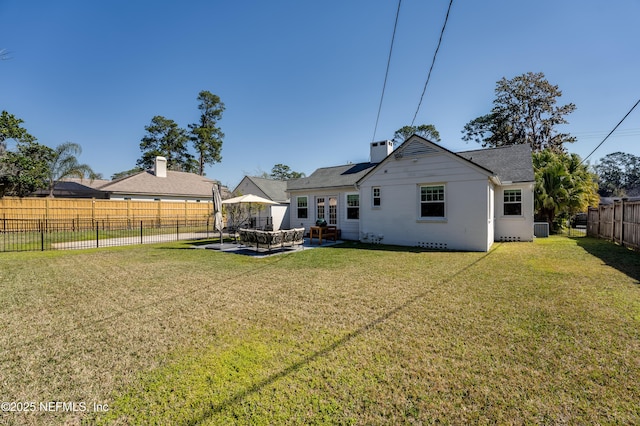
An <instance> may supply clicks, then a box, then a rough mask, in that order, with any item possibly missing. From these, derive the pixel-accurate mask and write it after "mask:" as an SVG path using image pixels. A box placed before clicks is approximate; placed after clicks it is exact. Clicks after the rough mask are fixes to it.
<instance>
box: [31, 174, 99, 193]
mask: <svg viewBox="0 0 640 426" xmlns="http://www.w3.org/2000/svg"><path fill="white" fill-rule="evenodd" d="M109 182H110V181H109V180H105V179H93V180H91V179H88V178H86V179H78V178H65V179H62V180H59V181H58V182H56V183H55V185H54V187H53V194H54V196H56V197H65V198H105V197H106V195H105V194H104V193H103V192H102V191H101V190H100V188H101V187H102V186H104V185H106V184H107V183H109ZM33 195H35V196H38V197H45V196H48V195H49V190H48V189H39V190H37V191H35V192H34V193H33Z"/></svg>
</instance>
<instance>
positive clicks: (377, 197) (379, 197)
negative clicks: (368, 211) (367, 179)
mask: <svg viewBox="0 0 640 426" xmlns="http://www.w3.org/2000/svg"><path fill="white" fill-rule="evenodd" d="M376 191H377V192H378V195H376ZM376 200H378V204H376ZM371 207H372V208H374V209H379V208H382V189H380V187H379V186H373V187H371Z"/></svg>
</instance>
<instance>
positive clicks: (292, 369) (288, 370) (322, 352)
mask: <svg viewBox="0 0 640 426" xmlns="http://www.w3.org/2000/svg"><path fill="white" fill-rule="evenodd" d="M353 244H355V246H354V247H360V248H363V247H361V246H365V245H364V244H357V243H353ZM500 245H501V244H496V245H494V247H493V248H492V249H491V250H490V251H489V252H487V253H484V255H483V256H482V257H480V258H479V259H476V260H474V261H473V262H471V263H469V264H468V265H467V266H465V267H463V268H461V269H460V270H459V271H456V272H454V273H453V274H451V276H450V277H449V278H448V279H447V280H445V281H444V282H443V284H444V283H446V282H450V281H452V280H454V279H455V278H456V277H458V276H459V275H461V274H463V273H465V272H466V271H468V270H469V269H471V268H473V267H474V266H475V265H477V264H479V263H481V262H482V261H484V260H486V259H487V257H489V256H490V255H491V254H492V253H493V252H495V251H496V249H497V248H499V247H500ZM366 246H367V247H368V246H372V247H374V248H377V249H379V250H393V249H394V248H396V246H384V245H369V244H366ZM332 247H335V248H349V243H344V244H338V245H335V246H332ZM397 248H398V250H400V249H401V247H397ZM402 249H403V251H406V249H407V247H402ZM420 251H426V250H424V249H420ZM429 293H430V290H428V291H425V292H422V293H419V294H416V295H415V296H413V297H411V298H409V299H407V300H406V301H405V302H404V303H402V304H401V305H398V306H396V307H395V308H393V309H391V310H389V311H387V312H386V313H384V314H383V315H380V316H379V317H377V318H374V319H373V320H372V321H370V322H368V323H366V324H364V325H362V326H361V327H359V328H357V329H355V330H353V331H351V332H350V333H347V334H346V335H344V336H343V337H341V338H339V339H338V340H336V341H335V342H333V343H331V344H329V345H327V346H325V347H322V348H320V349H319V350H317V351H316V352H314V353H312V354H310V355H307V356H305V357H304V358H302V359H301V360H300V361H297V362H294V363H292V364H291V365H289V366H288V367H285V368H283V369H282V370H280V371H279V372H277V373H275V374H273V375H271V376H269V377H267V378H265V379H263V380H261V381H259V382H257V383H254V384H253V385H251V386H249V387H248V388H247V389H245V390H244V391H241V392H238V393H237V394H236V395H234V396H232V397H230V398H228V399H227V400H225V401H222V402H221V403H220V404H217V405H212V406H211V407H210V408H209V409H207V410H206V411H205V412H204V413H203V414H202V416H200V417H199V418H197V419H192V420H191V423H192V424H201V423H203V422H205V421H206V420H207V419H210V418H211V417H213V416H214V415H216V414H217V413H220V412H222V411H223V410H225V409H226V408H227V407H230V406H232V405H234V404H237V403H238V402H240V401H242V400H244V399H245V398H247V397H249V396H250V395H253V394H255V393H257V392H260V391H261V390H262V389H264V388H265V387H267V386H269V385H271V384H272V383H274V382H275V381H277V380H279V379H281V378H283V377H286V376H288V375H290V374H294V373H296V372H297V371H298V370H300V369H301V368H303V367H305V366H306V365H308V364H309V363H311V362H313V361H315V360H317V359H319V358H322V357H324V356H326V355H327V354H329V353H331V352H333V351H334V350H336V349H338V348H340V347H342V346H344V345H346V344H347V343H349V342H350V341H351V340H353V339H355V338H357V337H359V336H360V335H362V334H364V333H366V332H367V331H369V330H371V329H373V328H374V327H376V326H377V325H379V324H381V323H383V322H384V321H386V320H388V319H389V318H391V317H393V316H395V315H396V314H397V313H398V312H401V311H403V310H405V309H407V308H409V307H411V306H412V305H414V304H415V303H417V302H418V301H419V300H421V299H423V298H424V297H426V296H427V295H428V294H429Z"/></svg>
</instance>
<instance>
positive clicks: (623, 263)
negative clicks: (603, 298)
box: [571, 237, 640, 284]
mask: <svg viewBox="0 0 640 426" xmlns="http://www.w3.org/2000/svg"><path fill="white" fill-rule="evenodd" d="M571 239H572V240H575V241H576V243H577V244H578V247H581V248H583V249H584V250H585V251H586V252H588V253H589V254H591V255H593V256H595V257H597V258H599V259H600V260H602V261H603V262H604V263H605V264H606V265H608V266H611V267H612V268H615V269H617V270H618V271H620V272H622V273H624V274H626V275H627V276H629V277H631V278H633V279H634V280H636V284H640V253H639V252H636V251H633V250H630V249H628V248H626V247H623V246H619V245H617V244H614V243H612V242H610V241H606V240H601V239H598V238H591V237H582V238H580V237H572V238H571Z"/></svg>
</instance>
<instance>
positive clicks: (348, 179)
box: [287, 163, 377, 191]
mask: <svg viewBox="0 0 640 426" xmlns="http://www.w3.org/2000/svg"><path fill="white" fill-rule="evenodd" d="M376 164H377V163H357V164H345V165H342V166H335V167H322V168H320V169H317V170H316V171H315V172H313V173H312V174H311V175H310V176H307V177H303V178H300V179H292V180H289V181H287V191H296V190H308V189H322V188H339V187H352V186H355V184H356V182H357V181H358V180H359V179H360V178H361V177H363V176H364V175H365V174H366V173H367V172H368V171H369V170H371V168H372V167H374V166H375V165H376Z"/></svg>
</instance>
